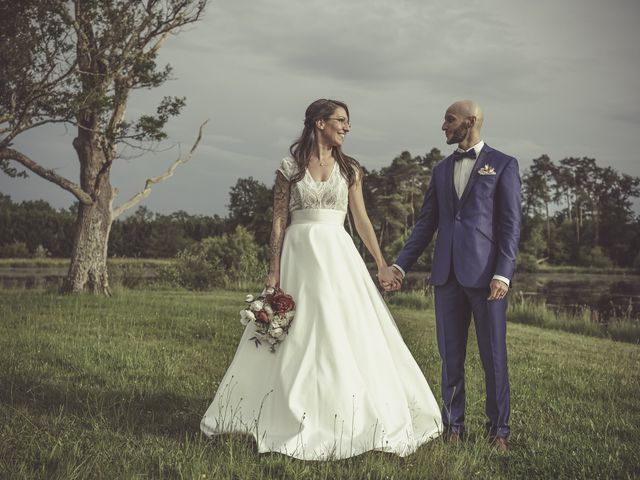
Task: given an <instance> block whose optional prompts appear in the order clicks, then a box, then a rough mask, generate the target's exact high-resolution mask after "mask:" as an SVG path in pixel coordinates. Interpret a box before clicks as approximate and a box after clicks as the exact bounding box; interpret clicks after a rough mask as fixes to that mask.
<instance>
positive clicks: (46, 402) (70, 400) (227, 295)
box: [0, 289, 640, 480]
mask: <svg viewBox="0 0 640 480" xmlns="http://www.w3.org/2000/svg"><path fill="white" fill-rule="evenodd" d="M243 296H244V292H232V291H214V292H211V293H190V292H185V291H175V290H165V291H141V290H125V289H116V291H115V296H114V297H113V298H111V299H106V298H95V297H91V296H87V295H79V296H71V297H65V296H59V295H56V294H53V293H48V292H44V291H41V290H23V289H21V290H10V291H7V290H0V312H1V313H0V317H1V319H0V478H11V479H34V478H36V479H37V478H39V479H55V478H59V479H86V478H92V479H94V478H96V479H100V478H104V479H116V478H117V479H120V478H153V479H159V478H166V479H173V478H193V479H196V478H197V479H205V478H206V479H256V478H265V479H266V478H277V479H291V480H293V479H296V480H297V479H348V480H361V479H366V478H371V479H425V478H435V479H438V478H442V479H463V478H465V479H466V478H479V479H488V478H498V479H517V478H541V479H542V478H544V479H547V478H549V479H551V478H553V479H558V478H585V479H595V478H637V477H638V476H639V475H640V466H639V465H638V451H640V434H639V431H638V425H640V402H638V395H639V394H640V387H638V385H640V347H639V346H638V345H633V344H628V343H620V342H613V341H611V340H608V339H599V338H590V337H586V336H581V335H576V334H570V333H564V332H560V331H552V330H545V329H541V328H537V327H533V326H528V325H519V324H509V329H508V344H509V354H510V363H509V365H510V373H511V379H512V430H513V434H512V438H511V441H512V446H513V449H512V451H511V452H510V453H509V454H508V455H499V454H496V453H495V452H494V451H492V450H491V449H490V448H488V446H487V445H486V442H485V440H484V438H483V435H482V432H483V424H484V416H483V410H484V383H483V373H482V369H481V366H480V362H479V357H478V352H477V347H476V343H475V337H474V335H473V334H472V335H471V336H470V341H469V358H468V362H467V389H468V394H467V398H468V402H469V403H468V407H467V426H468V430H469V435H468V439H467V441H465V442H464V443H463V444H462V445H459V446H454V445H448V444H444V443H442V442H441V441H440V440H436V441H433V442H431V443H428V444H426V445H424V446H423V447H421V448H420V449H419V450H418V451H417V452H416V453H415V454H413V455H411V456H410V457H407V458H406V459H401V458H398V457H396V456H393V455H390V454H382V453H377V452H370V453H367V454H364V455H361V456H359V457H356V458H352V459H348V460H342V461H338V462H302V461H298V460H292V459H290V458H288V457H284V456H281V455H277V454H268V455H258V454H257V453H256V450H255V445H254V443H253V441H252V440H250V439H247V438H245V437H241V436H226V437H220V438H218V439H216V440H213V441H212V440H207V439H206V438H204V437H203V436H202V435H201V434H200V432H199V429H198V424H199V421H200V417H201V415H202V414H203V412H204V410H205V409H206V407H207V406H208V404H209V402H210V401H211V399H212V396H213V394H214V391H215V388H216V386H217V382H219V381H220V379H221V377H222V375H223V373H224V371H225V369H226V367H227V366H228V364H229V362H230V361H231V358H232V356H233V353H234V351H235V348H236V344H237V341H238V339H239V338H240V335H241V333H242V332H241V330H242V328H241V326H240V324H239V322H238V321H237V313H238V310H239V308H241V305H242V298H243ZM391 308H392V311H393V313H394V315H395V318H396V321H397V323H398V326H399V328H400V330H401V332H402V334H403V336H404V338H405V340H406V342H407V344H408V346H409V348H410V350H411V351H412V353H413V354H414V356H415V358H416V360H417V362H418V364H419V365H420V366H421V367H422V369H423V371H424V373H425V375H426V377H427V379H428V380H429V382H430V384H431V386H432V388H433V390H434V392H435V393H436V396H438V392H439V389H440V385H439V381H440V380H439V379H440V361H439V358H438V354H437V348H436V343H435V332H434V319H433V314H432V311H431V309H427V310H426V311H425V310H422V309H418V308H415V307H413V308H409V307H406V306H404V307H401V306H399V305H392V306H391ZM363 339H366V332H363ZM326 387H329V388H330V386H326Z"/></svg>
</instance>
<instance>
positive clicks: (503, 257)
mask: <svg viewBox="0 0 640 480" xmlns="http://www.w3.org/2000/svg"><path fill="white" fill-rule="evenodd" d="M497 195H498V206H499V208H498V211H497V233H498V235H497V240H498V257H497V260H496V270H495V272H494V274H495V275H501V276H503V277H506V278H508V279H510V280H511V279H512V278H513V274H514V272H515V269H516V256H517V255H518V242H519V241H520V223H521V221H522V200H521V186H520V173H519V170H518V161H517V160H516V159H515V158H511V160H510V162H509V163H508V164H507V166H506V167H505V169H504V171H503V173H502V175H501V178H500V183H499V184H498V192H497Z"/></svg>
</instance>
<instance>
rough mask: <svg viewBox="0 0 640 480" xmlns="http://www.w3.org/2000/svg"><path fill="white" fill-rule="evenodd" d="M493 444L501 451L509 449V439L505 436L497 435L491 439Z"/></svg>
mask: <svg viewBox="0 0 640 480" xmlns="http://www.w3.org/2000/svg"><path fill="white" fill-rule="evenodd" d="M491 446H492V447H493V448H495V449H496V450H498V451H499V452H508V451H509V441H508V440H507V439H506V438H504V437H495V438H494V439H493V440H492V441H491Z"/></svg>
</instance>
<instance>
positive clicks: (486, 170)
mask: <svg viewBox="0 0 640 480" xmlns="http://www.w3.org/2000/svg"><path fill="white" fill-rule="evenodd" d="M478 174H479V175H495V174H496V169H495V168H493V167H492V166H491V165H489V164H488V163H487V164H486V165H485V166H484V167H482V168H481V169H480V170H478Z"/></svg>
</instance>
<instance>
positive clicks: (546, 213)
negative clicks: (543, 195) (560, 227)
mask: <svg viewBox="0 0 640 480" xmlns="http://www.w3.org/2000/svg"><path fill="white" fill-rule="evenodd" d="M544 210H545V215H546V220H547V256H549V254H550V253H551V221H550V220H549V202H544Z"/></svg>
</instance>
